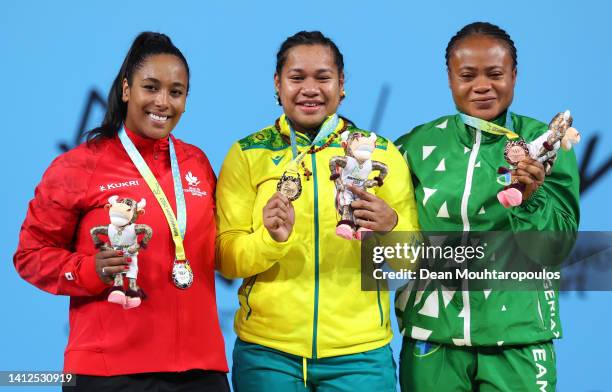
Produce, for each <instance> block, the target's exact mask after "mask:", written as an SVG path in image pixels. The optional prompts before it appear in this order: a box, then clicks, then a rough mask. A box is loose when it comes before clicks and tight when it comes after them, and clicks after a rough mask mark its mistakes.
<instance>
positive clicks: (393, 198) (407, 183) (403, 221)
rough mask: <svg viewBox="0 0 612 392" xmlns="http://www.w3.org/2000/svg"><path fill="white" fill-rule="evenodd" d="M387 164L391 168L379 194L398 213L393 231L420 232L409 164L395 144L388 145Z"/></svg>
mask: <svg viewBox="0 0 612 392" xmlns="http://www.w3.org/2000/svg"><path fill="white" fill-rule="evenodd" d="M387 149H388V154H387V157H386V162H385V163H386V164H387V167H388V168H389V173H388V175H387V178H385V181H384V184H383V186H382V187H380V189H379V190H378V192H377V195H378V197H380V198H382V199H383V200H385V201H386V202H387V204H388V205H389V206H390V207H391V208H393V209H394V210H395V212H396V213H397V225H395V228H394V229H393V231H394V232H395V231H411V232H415V231H419V230H420V228H419V222H418V219H417V210H416V202H415V200H414V187H413V186H412V178H411V177H410V169H409V168H408V164H407V163H406V161H405V160H404V158H403V157H402V155H401V154H400V152H399V150H398V149H397V147H395V145H393V143H391V142H389V143H388V145H387Z"/></svg>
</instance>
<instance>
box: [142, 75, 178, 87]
mask: <svg viewBox="0 0 612 392" xmlns="http://www.w3.org/2000/svg"><path fill="white" fill-rule="evenodd" d="M142 81H143V82H144V81H149V82H154V83H161V82H160V81H159V80H158V79H156V78H153V77H148V78H144V79H142ZM172 86H174V87H183V88H185V85H184V84H183V83H181V82H174V83H172Z"/></svg>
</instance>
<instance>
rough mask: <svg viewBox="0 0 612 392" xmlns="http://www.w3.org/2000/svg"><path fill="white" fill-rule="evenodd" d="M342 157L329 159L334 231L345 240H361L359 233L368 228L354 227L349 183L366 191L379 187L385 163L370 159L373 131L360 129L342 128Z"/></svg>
mask: <svg viewBox="0 0 612 392" xmlns="http://www.w3.org/2000/svg"><path fill="white" fill-rule="evenodd" d="M341 139H342V147H343V148H344V153H345V156H342V157H340V156H335V157H333V158H331V159H330V161H329V169H330V171H331V173H332V174H331V177H330V180H332V181H334V182H335V184H336V209H337V211H338V213H339V214H340V221H339V222H338V225H337V226H336V234H337V235H338V236H340V237H342V238H345V239H347V240H352V239H353V238H355V239H357V240H361V238H362V236H363V232H366V231H370V230H369V229H366V228H364V227H357V225H356V224H355V217H354V216H353V208H352V207H351V203H352V202H353V201H354V200H357V199H358V197H357V196H356V195H354V194H353V193H352V192H351V191H350V190H349V189H348V186H349V185H354V186H356V187H358V188H361V189H363V190H366V189H367V188H372V187H374V186H376V185H377V186H382V184H383V180H384V179H385V177H386V176H387V173H388V169H387V165H385V164H384V163H382V162H378V161H372V160H371V159H370V158H371V156H372V153H373V152H374V149H375V148H376V134H375V133H373V132H372V133H369V135H366V134H365V132H363V131H358V130H355V131H350V132H349V131H345V132H343V133H342V135H341ZM374 170H378V171H379V174H378V176H376V177H374V178H373V179H370V180H368V177H369V176H370V173H372V171H374Z"/></svg>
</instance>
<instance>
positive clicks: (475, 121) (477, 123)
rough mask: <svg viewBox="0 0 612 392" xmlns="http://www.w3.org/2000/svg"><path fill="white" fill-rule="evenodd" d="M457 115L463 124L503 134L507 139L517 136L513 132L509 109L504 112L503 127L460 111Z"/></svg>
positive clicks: (494, 133) (495, 133)
mask: <svg viewBox="0 0 612 392" xmlns="http://www.w3.org/2000/svg"><path fill="white" fill-rule="evenodd" d="M459 117H461V121H463V123H464V124H465V125H469V126H470V127H474V128H476V129H480V130H481V131H483V132H487V133H491V134H493V135H501V136H505V137H507V138H508V139H516V138H518V137H519V135H518V134H517V133H515V132H514V126H513V125H512V116H511V115H510V111H508V112H507V113H506V127H505V128H504V127H502V126H501V125H497V124H495V123H492V122H490V121H486V120H483V119H481V118H476V117H472V116H469V115H467V114H465V113H461V112H459Z"/></svg>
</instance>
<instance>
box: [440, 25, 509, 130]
mask: <svg viewBox="0 0 612 392" xmlns="http://www.w3.org/2000/svg"><path fill="white" fill-rule="evenodd" d="M448 81H449V85H450V88H451V91H452V93H453V100H454V101H455V105H456V106H457V108H458V109H459V110H460V111H462V112H463V113H466V114H469V115H470V116H474V117H478V118H481V119H483V120H488V121H490V120H493V119H495V118H496V117H498V116H499V115H500V114H501V113H503V112H504V111H505V110H506V109H508V107H509V106H510V104H511V103H512V99H513V98H514V85H515V82H516V67H514V64H513V61H512V56H511V54H510V51H509V50H508V47H507V46H506V44H505V43H504V42H503V41H500V40H498V39H495V38H492V37H489V36H486V35H471V36H468V37H466V38H463V39H462V40H461V41H459V42H458V43H457V44H456V46H455V47H454V48H453V50H452V52H451V54H450V57H449V62H448Z"/></svg>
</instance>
